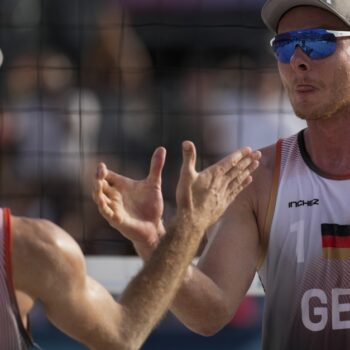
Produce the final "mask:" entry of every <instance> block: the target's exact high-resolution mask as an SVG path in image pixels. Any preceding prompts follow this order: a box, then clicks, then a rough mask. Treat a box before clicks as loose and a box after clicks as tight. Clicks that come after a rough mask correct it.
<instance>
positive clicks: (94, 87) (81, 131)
mask: <svg viewBox="0 0 350 350" xmlns="http://www.w3.org/2000/svg"><path fill="white" fill-rule="evenodd" d="M262 3H263V1H262V0H261V1H260V0H259V1H257V0H245V1H241V0H220V1H204V0H191V1H189V0H186V1H185V0H181V1H180V0H177V1H161V0H143V1H140V0H124V1H119V2H117V1H116V0H113V1H112V0H109V1H107V0H95V1H88V2H87V1H82V0H64V1H63V0H60V1H58V0H50V1H49V0H29V1H15V2H14V1H10V0H7V1H2V2H1V4H0V48H1V50H2V52H3V57H4V59H3V64H2V67H1V69H0V146H1V148H0V166H1V169H0V205H1V206H6V207H10V208H11V209H12V211H13V213H14V214H17V215H25V216H31V217H43V218H47V219H50V220H52V221H54V222H56V223H57V224H59V225H60V226H62V227H63V228H64V229H65V230H67V231H68V232H69V233H70V234H72V236H73V237H74V238H75V239H76V240H77V241H78V242H79V243H80V245H81V247H82V249H83V250H84V253H85V254H92V255H100V254H102V255H134V251H133V248H132V246H131V244H130V243H129V242H128V241H126V240H125V239H124V238H123V237H122V236H121V235H120V234H118V233H117V232H116V231H114V230H112V229H111V228H110V227H109V226H108V225H107V224H106V223H105V222H104V220H103V219H102V218H101V217H100V215H99V214H98V212H97V209H96V207H95V205H94V203H93V202H92V199H91V197H90V192H91V179H92V177H93V175H94V173H95V167H96V164H97V163H98V162H99V161H104V162H106V163H107V165H108V166H109V168H111V169H112V170H115V171H117V172H119V173H121V174H123V175H126V176H129V177H132V178H135V179H141V178H143V177H145V176H146V174H147V172H148V169H149V161H150V157H151V154H152V152H153V150H154V149H155V148H156V147H157V146H159V145H163V146H164V147H166V148H167V151H168V153H167V154H168V155H167V161H166V166H165V170H164V174H163V179H164V180H163V193H164V199H165V218H168V217H170V216H171V215H172V213H173V211H174V207H175V203H174V196H175V186H176V183H177V179H178V173H179V168H180V164H181V147H180V145H181V142H182V141H183V140H184V139H190V140H192V141H193V142H194V143H195V144H196V146H197V149H198V153H199V162H198V168H203V167H205V166H208V165H209V164H211V163H213V162H214V161H216V160H218V159H219V158H221V157H223V156H224V155H226V154H228V153H229V152H232V151H233V150H235V149H237V148H238V147H240V146H245V145H247V146H251V147H252V148H260V147H263V146H266V145H268V144H271V143H274V142H275V141H276V140H277V138H279V137H283V136H286V135H289V134H291V133H294V132H296V131H297V130H299V129H300V128H302V127H303V123H302V122H300V121H298V120H297V119H295V117H294V116H293V112H292V109H291V107H290V105H289V103H288V101H287V97H286V96H285V93H284V91H283V90H282V87H281V83H280V81H279V78H278V75H277V72H276V67H275V62H274V59H273V57H272V54H271V52H270V50H269V47H268V42H269V39H270V35H271V34H269V33H268V32H267V30H266V29H265V27H264V25H263V23H262V22H261V19H260V9H261V6H262Z"/></svg>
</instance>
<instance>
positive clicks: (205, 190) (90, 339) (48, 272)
mask: <svg viewBox="0 0 350 350" xmlns="http://www.w3.org/2000/svg"><path fill="white" fill-rule="evenodd" d="M185 147H186V148H187V150H185V151H184V163H183V167H182V171H181V177H180V181H179V185H178V191H177V203H178V210H177V216H176V221H175V222H174V223H173V224H171V225H170V226H169V228H168V234H167V235H166V237H165V238H164V239H163V240H162V241H161V243H160V244H159V246H158V248H157V249H156V251H155V252H154V254H153V255H152V257H151V258H150V259H149V261H148V262H147V263H146V265H145V267H144V268H143V269H142V271H141V272H140V273H139V274H138V275H137V276H136V278H135V279H133V281H132V282H131V283H130V284H129V286H128V287H127V289H126V290H125V292H124V293H123V295H122V296H121V298H120V301H119V303H117V302H115V301H114V300H113V298H112V297H111V295H110V294H109V293H108V292H107V291H106V290H105V289H104V288H103V287H102V286H100V285H99V284H98V283H97V282H96V281H94V280H93V279H91V278H90V277H88V276H87V275H86V269H85V264H84V258H83V255H82V252H81V250H80V248H79V247H78V245H77V244H76V243H75V242H74V241H73V239H72V238H71V237H70V236H68V235H67V234H66V233H65V232H64V231H63V230H61V229H60V228H58V227H57V226H55V225H54V224H52V223H49V222H47V221H41V220H30V219H23V218H13V229H14V230H13V231H14V249H13V253H14V254H13V261H14V281H15V286H16V288H17V289H18V290H21V291H22V292H25V293H26V294H27V295H29V296H30V297H31V298H32V299H33V300H36V299H38V300H41V301H42V303H43V305H44V308H45V310H46V312H47V314H48V317H49V318H50V320H51V321H52V322H53V323H54V324H55V325H56V326H57V327H58V328H60V329H61V330H63V331H64V332H65V333H67V334H69V335H70V336H71V337H73V338H75V339H77V340H79V341H81V342H82V343H84V344H85V345H87V346H88V347H89V348H91V349H95V350H101V349H104V350H109V349H111V350H112V349H113V350H115V349H137V348H139V347H140V346H141V344H142V343H143V341H144V339H145V338H146V336H147V335H148V334H149V333H150V331H151V329H152V328H153V327H154V325H155V324H156V322H157V321H158V320H159V319H160V317H161V315H162V314H163V313H164V312H165V310H166V308H167V306H168V305H169V304H170V302H171V300H172V298H173V296H174V295H175V293H176V290H177V287H178V286H179V285H180V282H181V280H182V278H183V275H184V274H185V272H186V269H187V266H188V264H189V263H190V261H191V259H192V257H193V255H194V254H195V252H196V250H197V248H198V245H199V242H200V240H201V238H202V235H203V232H204V230H205V229H206V228H207V227H208V226H209V225H211V224H212V223H213V222H214V221H215V220H217V219H218V217H219V216H220V215H221V214H222V213H223V212H224V210H225V209H226V208H227V206H228V205H229V203H230V202H231V201H232V200H233V199H234V198H235V196H236V195H237V193H239V192H240V191H241V190H242V188H243V187H245V186H246V185H248V184H249V183H250V181H251V177H250V172H251V170H248V169H246V167H243V166H242V165H241V163H240V162H241V159H242V158H244V156H245V155H247V154H249V153H250V151H249V150H247V149H245V150H242V151H239V152H236V153H235V154H234V155H233V156H232V157H231V158H228V159H226V160H225V161H224V162H221V163H220V164H219V165H217V167H212V168H211V169H209V170H206V171H204V172H201V173H199V174H198V173H196V172H195V170H194V164H195V154H194V146H193V145H192V144H189V143H187V144H185ZM237 164H239V165H237ZM255 166H256V165H255ZM242 169H243V170H242ZM218 174H221V175H223V176H215V175H218Z"/></svg>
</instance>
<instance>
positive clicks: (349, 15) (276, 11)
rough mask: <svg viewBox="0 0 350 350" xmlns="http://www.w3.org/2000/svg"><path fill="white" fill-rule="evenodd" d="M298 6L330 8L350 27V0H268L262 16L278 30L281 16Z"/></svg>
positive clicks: (267, 23)
mask: <svg viewBox="0 0 350 350" xmlns="http://www.w3.org/2000/svg"><path fill="white" fill-rule="evenodd" d="M296 6H316V7H320V8H322V9H325V10H328V11H329V12H332V13H334V14H335V15H336V16H337V17H339V18H340V19H341V20H343V21H344V22H345V23H346V24H347V25H348V26H349V27H350V0H267V1H266V2H265V5H264V6H263V8H262V11H261V17H262V19H263V21H264V22H265V24H266V25H267V27H268V28H269V29H271V30H272V31H273V32H276V31H277V26H278V23H279V21H280V19H281V17H282V16H283V15H284V14H285V13H286V12H287V11H288V10H290V9H291V8H293V7H296Z"/></svg>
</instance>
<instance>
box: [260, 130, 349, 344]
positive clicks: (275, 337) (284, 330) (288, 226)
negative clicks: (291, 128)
mask: <svg viewBox="0 0 350 350" xmlns="http://www.w3.org/2000/svg"><path fill="white" fill-rule="evenodd" d="M266 222H267V224H266V226H265V230H264V233H263V241H265V247H266V255H265V258H264V260H263V263H262V265H261V267H260V269H259V275H260V278H261V281H262V284H263V286H264V288H265V294H266V298H265V313H264V321H263V349H264V350H306V349H307V350H309V349H310V350H311V349H317V350H330V349H332V350H338V349H350V174H347V175H344V176H337V177H335V176H331V175H329V174H326V173H324V172H322V171H321V170H320V169H319V168H318V167H317V166H316V165H315V164H314V163H313V162H312V160H311V158H310V156H309V155H308V153H307V151H306V148H305V143H304V133H303V131H302V132H300V133H299V134H298V135H294V136H292V137H290V138H288V139H285V140H280V141H279V142H278V143H277V145H276V162H275V172H274V181H273V187H272V194H271V199H270V204H269V208H268V215H267V220H266Z"/></svg>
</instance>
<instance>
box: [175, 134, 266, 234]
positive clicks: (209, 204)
mask: <svg viewBox="0 0 350 350" xmlns="http://www.w3.org/2000/svg"><path fill="white" fill-rule="evenodd" d="M182 147H183V163H182V168H181V173H180V179H179V182H178V186H177V189H176V201H177V216H180V217H181V218H182V217H186V221H188V220H190V222H191V225H193V224H194V225H196V226H198V225H199V227H202V228H203V229H204V230H205V229H207V228H208V227H209V226H210V225H212V224H214V223H215V222H216V221H217V220H218V219H219V217H220V216H221V215H222V214H223V213H224V212H225V210H226V209H227V207H228V206H229V205H230V204H231V203H232V201H233V200H234V199H235V198H236V196H237V195H238V194H239V193H240V192H241V191H242V190H243V189H244V188H245V187H246V186H248V185H249V184H250V183H251V182H252V177H251V173H252V172H253V171H254V170H255V169H256V168H257V167H258V165H259V162H258V160H259V159H260V157H261V153H260V152H259V151H256V152H253V151H252V150H251V149H250V148H248V147H245V148H241V149H239V150H238V151H236V152H234V153H232V154H230V155H228V156H227V157H225V158H224V159H222V160H221V161H219V162H217V163H216V164H214V165H212V166H210V167H208V168H206V169H204V170H203V171H201V172H199V173H198V172H197V171H196V170H195V165H196V149H195V146H194V144H193V143H192V142H190V141H185V142H184V143H183V146H182Z"/></svg>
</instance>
